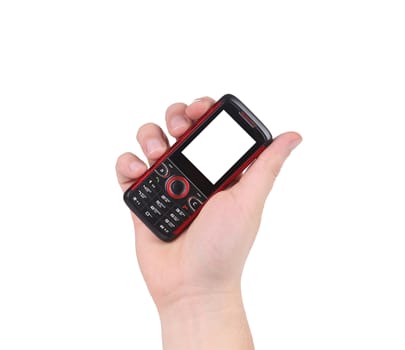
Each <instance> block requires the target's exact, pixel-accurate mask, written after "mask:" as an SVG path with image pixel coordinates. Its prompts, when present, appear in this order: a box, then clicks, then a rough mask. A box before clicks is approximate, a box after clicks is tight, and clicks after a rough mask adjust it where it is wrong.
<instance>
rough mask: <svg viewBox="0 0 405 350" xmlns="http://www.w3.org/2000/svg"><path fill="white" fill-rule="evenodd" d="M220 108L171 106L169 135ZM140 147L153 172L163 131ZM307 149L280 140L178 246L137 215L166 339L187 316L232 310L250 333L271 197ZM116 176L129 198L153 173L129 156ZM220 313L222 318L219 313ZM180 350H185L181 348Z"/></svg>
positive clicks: (148, 128)
mask: <svg viewBox="0 0 405 350" xmlns="http://www.w3.org/2000/svg"><path fill="white" fill-rule="evenodd" d="M213 103H214V101H213V100H212V99H210V98H208V97H205V98H202V99H199V100H196V101H195V102H193V103H192V104H191V105H189V106H187V105H185V104H183V103H176V104H173V105H171V106H170V107H169V108H168V109H167V111H166V124H167V128H168V131H169V133H170V135H172V136H174V137H176V138H178V137H180V136H181V135H182V134H183V133H184V132H185V131H186V130H187V129H188V128H189V127H190V126H191V125H192V124H193V123H194V122H195V121H196V120H198V119H199V118H200V117H201V116H202V115H203V114H204V113H205V112H206V111H207V110H208V109H209V107H211V106H212V104H213ZM137 140H138V142H139V143H140V145H141V148H142V150H143V152H144V154H145V156H146V157H147V159H148V162H149V164H153V162H155V161H156V160H157V159H158V158H159V157H160V156H161V155H162V154H163V153H164V152H165V151H166V150H167V149H168V147H169V144H168V140H167V137H166V135H165V134H164V132H163V131H162V129H161V128H160V127H159V126H157V125H155V124H151V123H150V124H146V125H144V126H142V127H141V128H140V129H139V131H138V134H137ZM300 141H301V137H300V135H298V134H297V133H293V132H290V133H285V134H282V135H280V136H278V137H277V138H276V139H274V141H273V143H272V144H271V145H270V146H269V147H268V148H267V149H266V150H265V151H264V152H263V153H262V154H261V155H260V156H259V157H258V159H257V160H256V161H255V162H254V163H253V164H252V165H251V167H250V168H249V169H248V171H246V173H245V174H244V175H242V176H241V178H240V179H239V181H238V182H237V183H235V184H234V185H233V186H232V187H230V188H228V189H226V190H224V191H222V192H219V193H217V194H216V195H214V196H213V197H212V198H211V199H210V200H209V201H208V202H207V203H206V205H205V206H204V207H203V208H202V210H201V212H200V213H199V215H198V216H197V218H196V219H195V220H194V221H193V222H192V224H191V225H190V226H189V227H188V229H187V230H186V232H184V233H183V234H182V235H181V236H180V237H179V238H177V239H176V240H175V241H173V242H171V243H165V242H162V241H161V240H159V239H158V238H157V237H156V236H155V235H154V234H153V233H152V232H150V230H149V229H148V228H147V227H146V226H145V225H144V224H143V223H142V222H141V221H140V220H139V219H138V218H137V217H136V216H135V215H134V214H131V215H132V219H133V222H134V226H135V238H136V253H137V258H138V262H139V266H140V269H141V271H142V274H143V276H144V279H145V282H146V284H147V286H148V289H149V291H150V293H151V295H152V298H153V300H154V301H155V303H156V306H157V308H158V311H159V314H160V317H161V320H162V328H163V333H164V335H165V333H166V334H167V333H169V334H171V333H173V331H171V330H170V329H171V327H172V325H173V322H174V323H175V324H177V323H178V322H181V321H179V320H178V316H179V315H180V314H181V315H182V316H183V318H184V319H189V318H190V317H193V316H192V315H191V314H193V313H194V316H197V318H200V317H204V316H203V314H204V312H203V310H204V309H205V311H206V308H208V309H209V310H210V313H211V316H212V315H213V314H216V315H217V316H218V315H221V317H220V318H222V316H223V315H222V311H223V310H224V309H226V310H228V311H230V310H232V312H231V313H232V314H233V313H234V312H236V313H237V314H238V315H239V316H238V317H237V319H238V320H239V321H238V322H242V324H239V325H238V327H241V326H243V324H245V327H247V322H246V321H245V316H244V311H243V306H242V300H241V296H240V281H241V275H242V271H243V267H244V264H245V261H246V258H247V256H248V253H249V250H250V248H251V246H252V244H253V242H254V239H255V237H256V233H257V231H258V228H259V224H260V220H261V214H262V210H263V205H264V202H265V200H266V198H267V195H268V193H269V192H270V190H271V188H272V186H273V183H274V180H275V178H276V176H277V174H278V173H279V171H280V168H281V166H282V164H283V162H284V161H285V159H286V158H287V157H288V155H289V154H290V152H291V150H292V149H293V148H295V147H296V146H297V145H298V144H299V142H300ZM116 169H117V176H118V181H119V183H120V185H121V187H122V189H123V190H126V189H127V188H128V187H129V186H130V185H131V184H132V183H133V182H135V180H136V179H137V178H139V177H140V176H141V175H142V174H143V173H144V172H145V171H146V169H147V166H146V164H145V163H144V162H143V161H142V160H141V159H140V158H138V157H137V156H135V155H133V154H131V153H125V154H123V155H121V156H120V157H119V159H118V161H117V166H116ZM219 310H221V312H218V313H217V311H219ZM194 321H195V320H194ZM194 321H193V322H194ZM200 321H201V320H200ZM217 321H218V322H219V319H218V320H217ZM222 321H223V320H222ZM190 322H191V321H190ZM165 323H166V326H165ZM221 323H222V322H221ZM178 325H179V326H180V324H178ZM182 327H184V325H182ZM200 328H201V327H200ZM242 328H243V327H242ZM247 329H248V328H247ZM166 330H167V331H166ZM231 333H232V330H231ZM201 336H202V337H204V335H202V334H201ZM169 338H171V337H169ZM164 339H165V336H164ZM234 340H235V339H234ZM247 341H248V342H249V341H250V340H247ZM164 343H165V340H164ZM172 344H173V342H172V341H171V340H166V345H167V348H172V346H171V345H172ZM221 344H222V343H221ZM237 344H240V342H239V343H237ZM246 344H247V343H246ZM176 346H177V349H179V344H178V343H177V345H176ZM207 346H208V345H207ZM210 346H211V348H215V347H212V345H210ZM238 346H240V345H238ZM165 348H166V347H165ZM173 348H174V346H173ZM241 348H243V347H241ZM246 348H247V345H245V347H244V349H246ZM225 349H226V347H225ZM232 349H237V347H232Z"/></svg>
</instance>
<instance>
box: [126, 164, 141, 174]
mask: <svg viewBox="0 0 405 350" xmlns="http://www.w3.org/2000/svg"><path fill="white" fill-rule="evenodd" d="M140 168H141V166H140V165H139V163H138V162H132V163H130V164H129V169H130V170H131V172H133V173H136V172H138V170H139V169H140Z"/></svg>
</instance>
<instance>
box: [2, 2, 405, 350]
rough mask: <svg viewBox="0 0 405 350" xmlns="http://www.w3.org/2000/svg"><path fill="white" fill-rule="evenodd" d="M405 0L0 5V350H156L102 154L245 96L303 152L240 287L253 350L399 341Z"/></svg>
mask: <svg viewBox="0 0 405 350" xmlns="http://www.w3.org/2000/svg"><path fill="white" fill-rule="evenodd" d="M401 5H403V2H402V1H359V0H350V1H348V0H347V1H346V0H342V1H320V0H319V1H314V0H310V1H288V0H287V1H277V2H275V1H272V2H265V1H261V2H260V1H254V0H251V1H235V0H233V1H222V2H220V1H204V2H193V1H179V0H174V1H149V2H148V1H90V0H80V1H75V0H72V1H18V0H5V1H2V2H1V4H0V50H1V52H0V159H1V171H0V179H1V181H0V206H1V208H0V209H1V212H0V348H1V349H7V350H9V349H33V348H38V349H39V348H40V349H159V348H160V326H159V320H158V316H157V314H156V312H155V308H154V305H153V303H152V301H151V299H150V298H149V295H148V293H147V290H146V287H145V285H144V283H143V280H142V277H141V275H140V272H139V271H138V268H137V263H136V258H135V253H134V237H133V232H132V225H131V222H130V218H129V214H128V210H127V209H126V207H125V205H124V204H123V201H122V198H121V193H120V190H119V188H118V186H117V185H116V182H115V173H114V165H115V159H116V157H117V156H118V155H119V154H120V153H122V152H124V151H133V152H138V153H139V148H138V146H137V144H136V140H135V135H136V132H137V128H138V127H139V126H140V125H141V124H143V123H145V122H147V121H153V122H156V123H160V124H163V122H164V111H165V109H166V107H167V106H168V105H169V104H171V103H173V102H176V101H185V102H187V103H189V102H191V101H192V100H193V99H194V98H197V97H201V96H204V95H211V96H212V97H214V98H216V99H217V98H219V97H221V96H222V95H223V94H224V93H228V92H229V93H233V94H235V95H236V96H238V97H240V98H241V99H242V100H243V101H244V102H245V103H246V104H247V105H248V106H249V107H250V108H251V109H252V110H253V111H254V112H255V114H257V115H258V116H259V117H260V118H261V119H263V120H264V121H265V123H266V124H267V125H268V126H269V128H270V129H271V131H272V132H273V134H274V135H277V134H278V133H280V132H283V131H286V130H297V131H299V132H301V133H302V135H303V137H304V141H303V143H302V145H301V146H300V147H299V148H298V149H297V150H296V151H295V152H294V154H293V155H292V156H291V158H290V159H289V160H288V163H286V164H285V167H284V169H283V171H282V173H281V175H280V177H279V179H278V180H277V184H276V186H275V188H274V191H273V193H272V195H271V198H270V199H269V201H268V203H267V206H266V208H265V212H264V215H263V224H262V227H261V230H260V232H259V236H258V239H257V241H256V244H255V246H254V248H253V250H252V253H251V256H250V258H249V260H248V263H247V266H246V270H245V275H244V279H243V290H244V297H245V304H246V309H247V312H248V316H249V320H250V325H251V328H252V332H253V336H254V339H255V342H256V346H257V348H258V349H311V350H315V349H391V350H393V349H404V348H405V298H404V295H405V282H404V278H405V254H404V251H405V239H404V235H405V225H404V196H405V191H404V179H405V170H404V169H405V167H404V151H405V142H404V136H403V135H404V131H403V128H402V125H403V120H404V117H405V83H404V82H405V69H404V67H405V64H404V62H405V50H404V45H405V44H404V43H405V34H404V33H405V21H404V18H405V12H404V10H403V8H402V7H401Z"/></svg>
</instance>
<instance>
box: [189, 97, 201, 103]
mask: <svg viewBox="0 0 405 350" xmlns="http://www.w3.org/2000/svg"><path fill="white" fill-rule="evenodd" d="M202 100H203V99H202V98H196V99H195V100H193V102H191V103H190V104H193V103H197V102H201V101H202Z"/></svg>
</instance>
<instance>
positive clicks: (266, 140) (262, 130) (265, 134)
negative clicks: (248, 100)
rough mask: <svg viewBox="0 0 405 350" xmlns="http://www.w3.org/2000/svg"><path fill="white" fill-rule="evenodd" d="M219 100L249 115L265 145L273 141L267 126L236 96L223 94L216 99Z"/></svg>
mask: <svg viewBox="0 0 405 350" xmlns="http://www.w3.org/2000/svg"><path fill="white" fill-rule="evenodd" d="M219 101H222V103H226V102H229V103H231V104H233V105H235V106H236V107H237V108H238V109H240V110H241V111H243V112H245V113H246V114H247V115H248V116H249V118H250V119H251V120H252V121H253V122H254V123H255V125H256V126H257V129H258V130H259V131H260V133H261V134H262V136H263V138H264V144H265V145H266V146H268V145H269V144H270V143H271V142H272V141H273V136H272V135H271V132H270V131H269V129H267V127H266V126H265V125H264V124H263V123H262V122H261V121H260V119H259V118H258V117H256V115H255V114H254V113H253V112H252V111H251V110H250V109H249V108H248V107H247V106H246V105H245V104H244V103H243V102H242V101H241V100H239V99H238V98H237V97H236V96H234V95H232V94H225V95H224V96H222V97H221V98H220V99H219V100H218V102H219Z"/></svg>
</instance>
